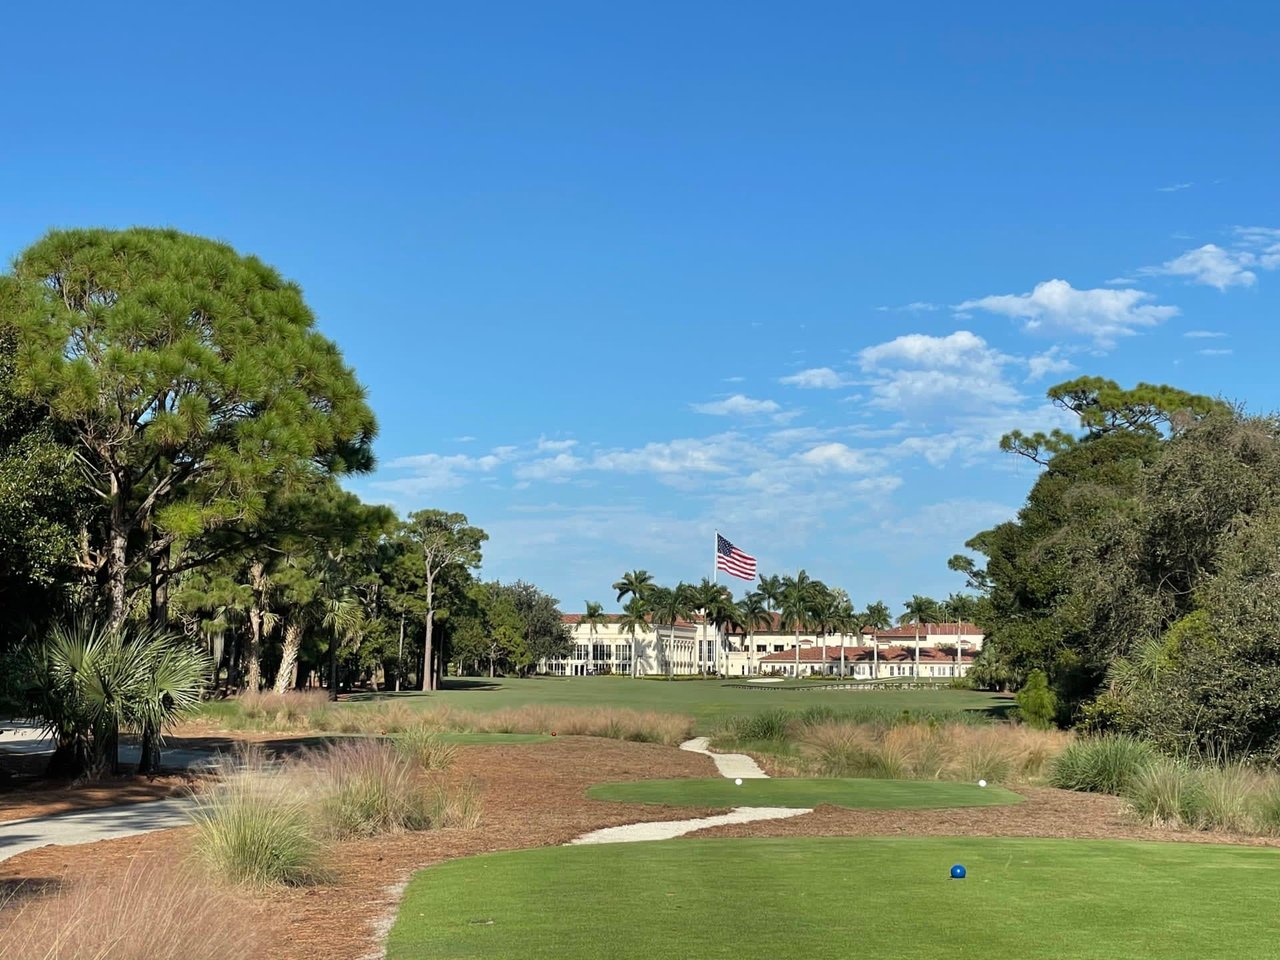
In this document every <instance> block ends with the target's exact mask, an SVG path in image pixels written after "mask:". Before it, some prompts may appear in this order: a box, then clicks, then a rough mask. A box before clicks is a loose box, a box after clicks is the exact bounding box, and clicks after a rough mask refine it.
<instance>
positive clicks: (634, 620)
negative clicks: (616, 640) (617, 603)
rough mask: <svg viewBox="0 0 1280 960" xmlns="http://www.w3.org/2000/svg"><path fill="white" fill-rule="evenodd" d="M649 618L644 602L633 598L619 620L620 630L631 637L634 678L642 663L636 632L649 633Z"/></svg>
mask: <svg viewBox="0 0 1280 960" xmlns="http://www.w3.org/2000/svg"><path fill="white" fill-rule="evenodd" d="M647 616H648V611H646V610H645V605H644V601H643V600H641V599H640V598H639V597H637V596H632V598H631V600H630V601H629V602H628V603H627V605H626V606H625V607H623V608H622V616H621V618H619V620H618V629H620V630H621V631H622V632H623V633H627V634H630V635H631V676H633V677H634V676H636V669H637V664H638V663H639V662H640V654H639V651H638V650H637V649H636V631H637V630H638V631H639V632H640V633H648V632H649V621H648V620H647V619H646V617H647Z"/></svg>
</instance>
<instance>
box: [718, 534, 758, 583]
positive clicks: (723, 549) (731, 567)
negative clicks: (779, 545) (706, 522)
mask: <svg viewBox="0 0 1280 960" xmlns="http://www.w3.org/2000/svg"><path fill="white" fill-rule="evenodd" d="M716 569H717V570H723V571H724V572H725V573H728V574H732V575H733V576H735V577H740V578H741V579H743V580H754V579H755V578H756V558H755V557H749V556H747V555H746V554H745V553H743V552H742V551H741V550H739V549H738V548H737V547H735V546H734V545H733V544H732V543H730V542H729V541H728V540H726V539H725V538H724V537H722V536H720V534H718V533H717V534H716Z"/></svg>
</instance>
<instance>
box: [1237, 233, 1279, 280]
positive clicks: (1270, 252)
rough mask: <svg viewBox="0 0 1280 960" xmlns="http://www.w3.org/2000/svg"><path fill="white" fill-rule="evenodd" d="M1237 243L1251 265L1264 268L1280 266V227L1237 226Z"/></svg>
mask: <svg viewBox="0 0 1280 960" xmlns="http://www.w3.org/2000/svg"><path fill="white" fill-rule="evenodd" d="M1235 234H1236V237H1237V243H1238V245H1239V246H1240V247H1241V248H1242V254H1241V255H1242V256H1243V257H1245V258H1247V263H1248V264H1249V265H1250V266H1255V267H1260V268H1261V269H1263V270H1275V269H1276V268H1277V267H1280V229H1277V228H1275V227H1236V229H1235Z"/></svg>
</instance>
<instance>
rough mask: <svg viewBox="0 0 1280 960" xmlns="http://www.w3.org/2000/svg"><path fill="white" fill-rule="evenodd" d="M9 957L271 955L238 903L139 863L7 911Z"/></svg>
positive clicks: (211, 958)
mask: <svg viewBox="0 0 1280 960" xmlns="http://www.w3.org/2000/svg"><path fill="white" fill-rule="evenodd" d="M0 942H2V943H3V944H4V949H3V954H4V957H5V960H252V958H255V957H260V956H263V951H262V949H261V947H262V945H261V944H259V943H258V942H257V937H256V936H255V932H254V929H253V927H252V925H250V924H246V923H245V922H244V920H243V916H242V914H241V912H240V910H239V909H238V907H237V905H236V904H235V903H234V902H232V901H231V900H230V898H228V897H226V896H225V895H224V894H221V893H219V892H218V891H217V890H212V889H209V888H208V887H207V886H206V885H204V884H202V883H200V882H198V881H197V880H196V879H195V878H193V877H191V876H189V875H187V874H184V873H179V872H176V871H173V870H169V869H161V870H155V869H154V868H150V867H148V868H146V869H144V868H142V867H140V866H133V867H130V869H129V870H128V871H127V872H126V873H125V875H124V877H123V878H121V879H118V880H116V881H114V882H112V883H109V884H106V883H99V884H90V883H87V882H86V883H80V884H76V885H75V886H73V887H72V888H71V889H70V890H69V891H67V892H66V893H58V894H53V895H46V896H35V897H31V898H26V899H23V900H22V901H20V902H16V903H12V904H9V905H7V906H3V909H0Z"/></svg>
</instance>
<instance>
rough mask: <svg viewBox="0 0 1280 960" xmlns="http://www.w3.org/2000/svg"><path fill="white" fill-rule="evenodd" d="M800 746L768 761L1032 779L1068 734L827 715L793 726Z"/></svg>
mask: <svg viewBox="0 0 1280 960" xmlns="http://www.w3.org/2000/svg"><path fill="white" fill-rule="evenodd" d="M796 736H797V739H796V744H797V754H796V755H795V756H794V757H791V758H785V759H778V758H774V762H773V764H772V766H773V767H774V768H775V769H778V768H783V769H786V770H787V771H788V772H791V773H795V774H799V775H804V776H823V777H887V778H892V779H903V780H968V781H976V780H979V779H983V780H987V781H990V782H992V783H998V782H1002V781H1003V782H1034V781H1036V780H1039V779H1040V778H1042V777H1043V776H1044V773H1045V769H1046V766H1047V765H1048V763H1049V761H1050V760H1051V759H1052V758H1053V757H1055V756H1057V755H1058V754H1059V753H1060V752H1062V750H1064V749H1065V748H1066V746H1067V744H1068V743H1070V742H1071V734H1069V733H1064V732H1062V731H1058V730H1034V729H1032V728H1030V727H1023V726H1011V725H1007V724H1002V725H999V726H995V725H989V726H988V725H981V726H980V725H975V724H962V723H955V724H925V723H909V724H895V725H891V726H883V725H880V724H867V723H851V722H848V721H840V720H829V721H825V722H822V723H817V724H813V725H810V726H805V727H804V728H802V729H801V730H800V731H799V732H798V733H797V735H796Z"/></svg>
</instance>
